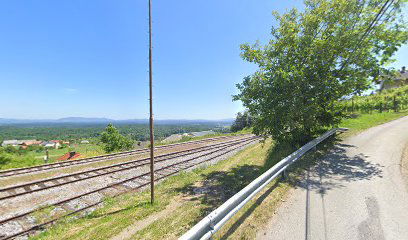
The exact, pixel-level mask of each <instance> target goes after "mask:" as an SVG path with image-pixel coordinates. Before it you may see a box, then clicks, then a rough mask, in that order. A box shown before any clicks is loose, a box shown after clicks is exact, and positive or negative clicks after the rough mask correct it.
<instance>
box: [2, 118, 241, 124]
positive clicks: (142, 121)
mask: <svg viewBox="0 0 408 240" xmlns="http://www.w3.org/2000/svg"><path fill="white" fill-rule="evenodd" d="M233 121H234V119H232V118H231V119H220V120H205V119H191V120H190V119H167V120H161V119H158V120H155V124H203V123H213V124H231V123H232V122H233ZM47 123H50V124H58V123H60V124H64V123H67V124H108V123H114V124H148V123H149V120H148V119H127V120H115V119H109V118H85V117H66V118H60V119H12V118H0V125H15V124H47Z"/></svg>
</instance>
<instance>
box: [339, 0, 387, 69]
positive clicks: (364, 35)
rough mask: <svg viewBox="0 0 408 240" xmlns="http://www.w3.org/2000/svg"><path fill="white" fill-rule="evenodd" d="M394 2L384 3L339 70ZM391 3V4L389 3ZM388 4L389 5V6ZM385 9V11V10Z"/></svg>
mask: <svg viewBox="0 0 408 240" xmlns="http://www.w3.org/2000/svg"><path fill="white" fill-rule="evenodd" d="M393 2H394V0H391V3H390V0H387V1H386V2H385V3H384V5H383V6H382V7H381V9H380V11H379V12H378V13H377V15H376V16H375V18H374V19H373V21H371V23H370V25H369V26H368V28H367V29H366V31H365V32H364V34H363V35H362V36H361V38H360V39H359V41H358V42H357V44H356V45H355V47H354V48H353V50H352V52H351V54H350V57H348V58H347V60H346V61H345V62H344V63H343V64H342V66H341V68H340V69H339V71H338V72H341V71H342V70H343V69H344V67H345V66H346V65H347V64H348V63H349V61H350V59H351V58H352V57H353V55H354V53H355V51H356V50H357V49H358V47H360V45H361V43H362V42H363V40H364V38H366V37H367V36H368V34H370V32H371V31H372V30H373V29H374V27H375V24H376V23H377V22H378V21H379V20H380V19H381V18H382V16H383V15H384V13H385V12H386V11H387V10H388V7H389V6H390V5H392V4H393ZM388 3H390V4H388ZM387 5H388V6H387ZM384 9H385V11H384Z"/></svg>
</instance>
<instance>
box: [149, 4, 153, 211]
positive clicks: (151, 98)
mask: <svg viewBox="0 0 408 240" xmlns="http://www.w3.org/2000/svg"><path fill="white" fill-rule="evenodd" d="M149 96H150V98H149V103H150V119H149V124H150V202H151V204H153V203H154V129H153V64H152V0H149Z"/></svg>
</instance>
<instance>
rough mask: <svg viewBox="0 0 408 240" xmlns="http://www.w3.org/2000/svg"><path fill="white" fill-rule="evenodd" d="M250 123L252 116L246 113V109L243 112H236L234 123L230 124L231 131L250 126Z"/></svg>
mask: <svg viewBox="0 0 408 240" xmlns="http://www.w3.org/2000/svg"><path fill="white" fill-rule="evenodd" d="M251 125H252V117H251V115H250V114H249V113H248V111H244V112H243V113H240V112H239V113H238V114H237V117H236V118H235V121H234V123H233V124H232V125H231V131H232V132H237V131H240V130H242V129H244V128H247V127H251Z"/></svg>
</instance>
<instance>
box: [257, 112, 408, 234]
mask: <svg viewBox="0 0 408 240" xmlns="http://www.w3.org/2000/svg"><path fill="white" fill-rule="evenodd" d="M407 143H408V116H407V117H404V118H400V119H398V120H395V121H392V122H389V123H386V124H383V125H380V126H377V127H374V128H371V129H369V130H367V131H365V132H363V133H361V134H358V135H357V136H354V137H351V138H349V139H347V140H345V141H343V142H342V143H341V144H338V145H336V146H335V147H334V149H333V150H332V151H331V152H330V153H329V154H328V155H327V156H326V157H325V158H324V159H321V160H320V161H319V163H318V164H317V166H315V167H313V168H311V169H309V171H307V172H305V175H304V179H303V181H301V183H299V185H298V186H297V187H296V188H295V189H294V190H293V191H292V193H291V194H290V197H289V198H288V199H287V201H285V202H284V203H283V204H282V205H281V206H280V207H279V208H278V210H277V212H276V214H275V215H274V217H273V218H272V219H270V221H269V222H268V224H267V227H266V228H265V229H264V230H262V231H260V232H258V235H257V238H258V239H296V240H298V239H336V240H338V239H347V240H354V239H358V240H363V239H364V240H366V239H398V240H403V239H408V190H407V189H408V188H407V186H406V182H405V181H404V178H403V172H404V171H402V169H401V157H402V152H403V149H404V147H405V145H406V144H407ZM405 172H406V171H405ZM265 210H267V209H265Z"/></svg>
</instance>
